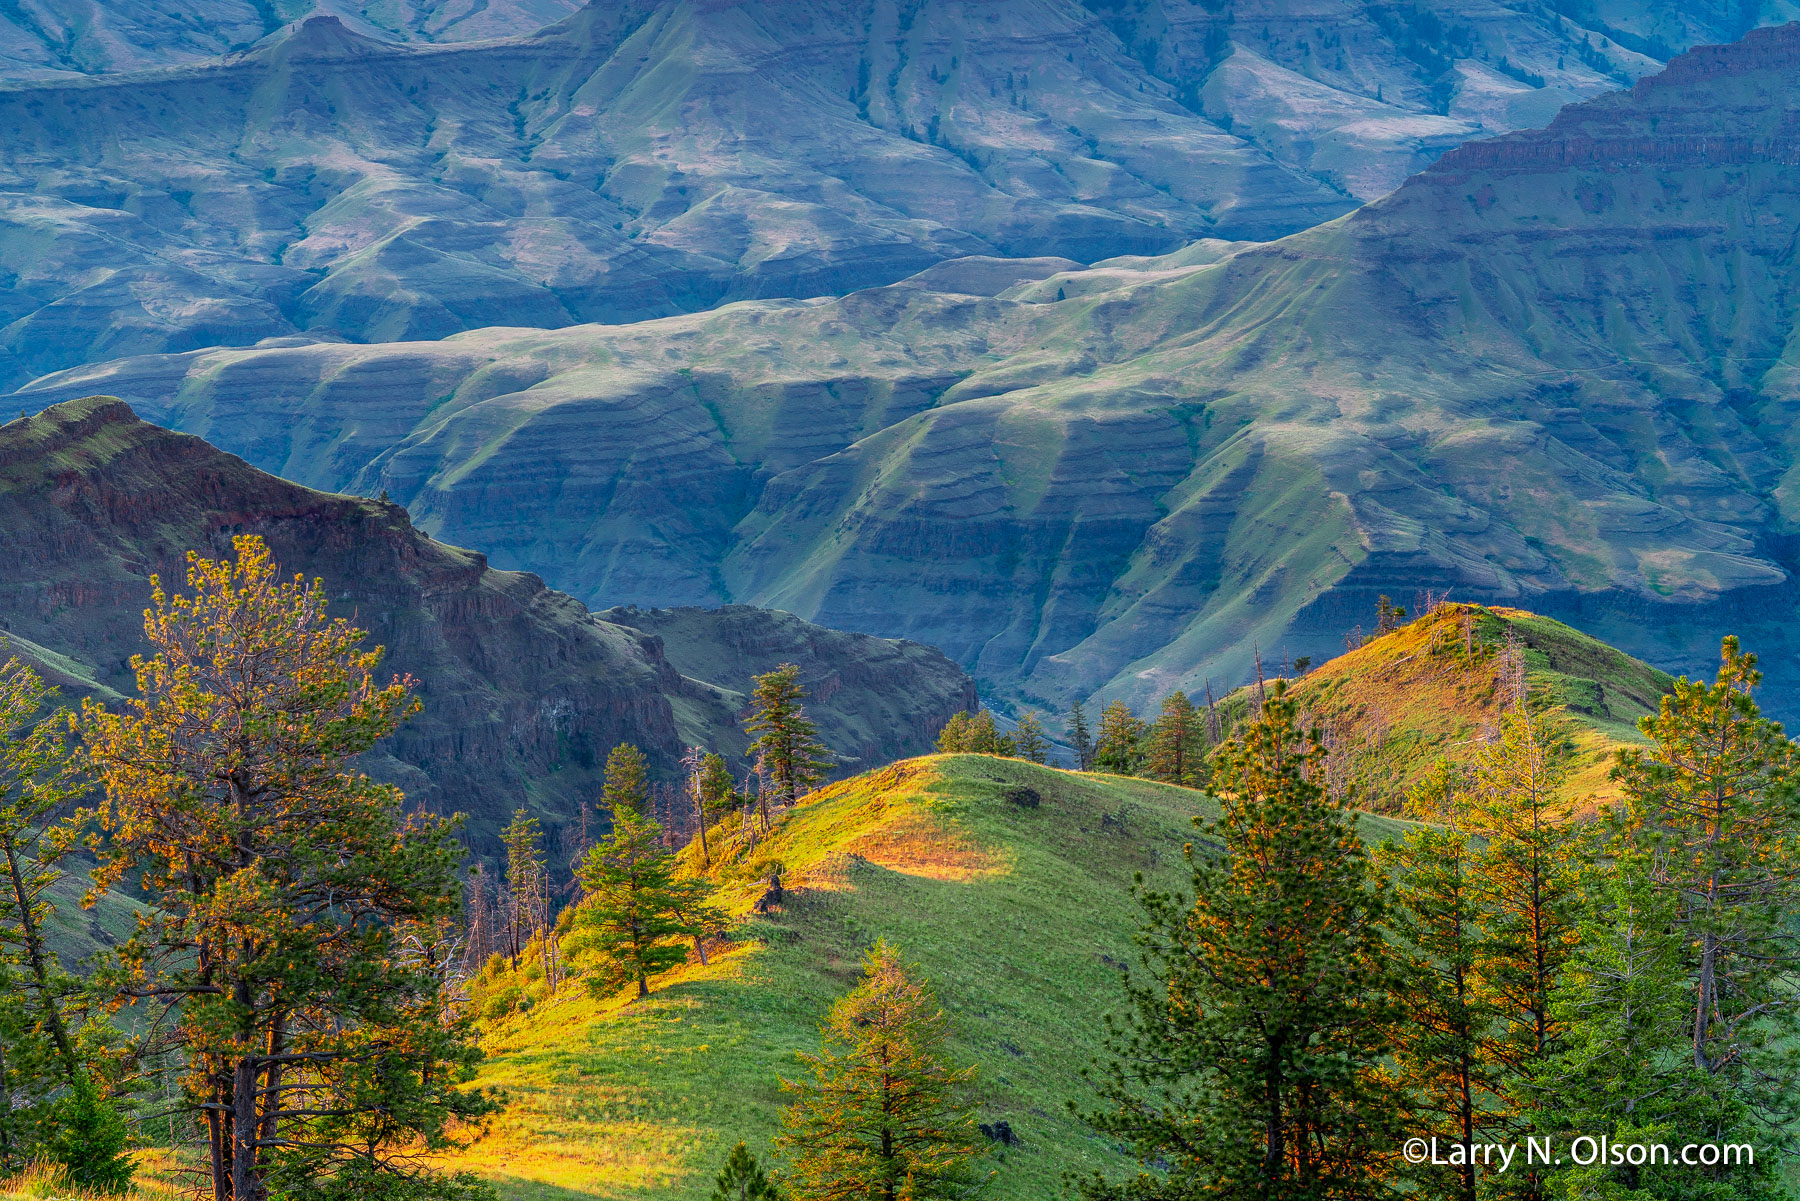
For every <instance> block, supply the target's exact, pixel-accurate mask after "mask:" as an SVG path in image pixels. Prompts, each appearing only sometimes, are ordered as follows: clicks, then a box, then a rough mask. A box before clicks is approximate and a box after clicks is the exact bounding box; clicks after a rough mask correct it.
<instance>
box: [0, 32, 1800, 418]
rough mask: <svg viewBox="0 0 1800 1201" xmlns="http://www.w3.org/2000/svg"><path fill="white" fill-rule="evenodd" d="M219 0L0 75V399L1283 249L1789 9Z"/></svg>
mask: <svg viewBox="0 0 1800 1201" xmlns="http://www.w3.org/2000/svg"><path fill="white" fill-rule="evenodd" d="M64 2H65V3H67V2H68V0H64ZM33 3H34V4H37V5H39V7H31V6H26V5H15V6H6V7H0V17H3V15H4V14H5V13H11V14H13V15H12V16H11V17H10V18H4V19H6V20H11V21H12V22H13V25H11V26H5V25H4V24H3V23H0V30H3V29H5V28H13V29H14V30H15V32H16V31H17V30H18V29H21V28H24V26H22V25H20V24H19V22H20V21H22V20H23V19H24V18H23V17H22V16H20V15H19V14H24V13H38V12H40V8H41V9H42V14H52V9H51V8H48V7H42V6H43V5H44V4H46V3H47V0H33ZM232 3H235V0H211V5H212V6H211V7H208V6H207V5H202V6H201V7H200V8H198V9H188V8H185V7H183V8H179V9H178V8H176V7H174V6H169V5H154V4H146V3H143V2H142V0H125V2H124V3H122V4H119V5H111V4H109V5H107V6H105V8H104V11H102V10H100V9H97V8H96V9H93V10H89V9H84V8H73V7H71V8H66V9H57V10H54V11H56V12H62V14H63V15H62V17H60V18H58V20H61V21H62V24H60V25H58V24H57V23H56V22H55V21H52V20H50V16H48V15H42V17H41V19H39V18H33V19H34V20H36V21H37V25H36V26H33V27H34V28H38V29H39V33H40V34H42V36H41V37H39V38H38V40H39V41H40V42H42V43H43V44H44V45H49V46H57V47H62V48H64V49H65V50H66V51H67V56H68V57H69V58H70V61H71V62H72V63H74V64H75V65H77V66H79V65H81V64H87V63H92V64H98V65H99V66H107V65H134V66H135V65H141V62H152V63H154V62H161V61H164V60H167V59H180V58H182V57H183V56H184V55H186V54H188V53H190V52H194V53H197V52H199V51H202V50H210V49H223V48H225V47H226V46H231V45H241V44H246V43H248V48H246V49H243V50H239V51H235V52H233V53H231V54H229V55H227V57H226V58H224V59H223V60H207V61H191V62H186V63H183V64H179V65H170V66H162V67H159V68H157V69H153V70H147V71H140V72H134V73H127V74H123V75H119V74H113V75H95V76H92V77H87V76H83V75H80V74H70V73H65V74H64V75H61V76H58V77H55V78H47V79H35V80H22V81H20V80H15V81H14V82H12V83H10V84H6V85H4V86H0V122H4V126H5V128H7V129H8V130H9V131H10V133H9V136H8V138H7V139H6V140H5V143H4V145H0V280H3V281H4V282H5V283H6V285H7V287H6V289H5V291H4V292H3V293H0V385H5V384H16V383H20V382H23V381H24V380H26V379H29V378H31V377H33V376H36V375H39V374H43V373H45V372H48V371H52V370H57V369H60V368H63V367H67V366H72V365H75V364H78V363H83V362H94V361H99V360H103V359H107V358H114V357H120V356H124V355H130V354H139V353H148V352H158V351H179V350H185V349H190V348H194V347H199V346H208V345H249V344H253V343H256V342H259V341H262V340H264V339H267V338H290V337H299V336H307V337H313V338H317V339H323V340H336V339H348V340H352V341H367V342H380V341H393V340H402V339H419V338H437V337H442V336H444V335H447V334H451V333H455V332H459V331H462V330H468V329H475V328H480V327H482V326H487V325H495V324H507V325H532V326H539V327H557V326H564V325H570V324H576V323H581V322H590V321H607V322H618V321H635V320H641V319H645V318H652V317H657V316H663V315H669V314H674V313H680V312H688V311H695V310H701V309H706V308H709V307H712V306H714V305H716V304H719V303H721V302H725V301H729V300H733V299H740V298H755V297H773V296H814V295H827V294H841V293H845V292H848V291H852V290H854V289H856V288H859V287H865V286H870V285H879V284H886V283H891V282H893V281H895V280H898V279H901V278H903V277H905V276H907V275H909V274H911V273H913V272H915V271H918V270H920V269H922V268H924V267H927V266H929V265H930V264H932V263H934V262H938V261H941V260H944V259H947V258H954V257H959V256H968V255H986V256H1000V257H1033V256H1061V257H1064V258H1068V259H1074V260H1079V261H1083V262H1086V261H1091V260H1094V259H1098V258H1102V257H1106V256H1113V255H1119V254H1128V253H1130V254H1137V253H1160V252H1167V251H1170V250H1173V249H1174V248H1176V247H1178V246H1180V245H1182V244H1185V243H1186V242H1189V241H1191V240H1193V239H1195V238H1200V237H1220V238H1228V239H1247V238H1248V239H1263V238H1272V237H1276V236H1280V235H1284V234H1289V233H1293V232H1295V231H1298V230H1301V229H1304V228H1307V227H1309V226H1312V225H1315V224H1317V223H1318V222H1320V221H1322V220H1326V219H1328V218H1331V217H1335V216H1338V215H1340V214H1342V213H1344V212H1347V211H1349V210H1350V209H1351V208H1352V207H1354V205H1355V203H1356V202H1357V200H1359V199H1365V198H1368V197H1371V196H1376V195H1379V194H1381V193H1383V192H1385V191H1387V190H1388V189H1389V188H1391V187H1392V186H1394V185H1395V184H1396V183H1398V182H1399V181H1400V180H1401V179H1402V178H1403V177H1404V176H1406V175H1407V174H1409V173H1411V172H1413V171H1415V170H1417V169H1418V168H1420V167H1422V166H1424V165H1425V164H1427V163H1429V162H1430V161H1432V159H1434V158H1435V157H1436V156H1437V155H1438V154H1441V153H1442V152H1443V151H1445V150H1446V149H1448V148H1450V147H1452V146H1454V145H1456V144H1457V143H1459V142H1462V141H1464V140H1465V139H1468V138H1471V137H1477V136H1481V135H1484V134H1489V133H1493V132H1497V131H1502V130H1508V129H1513V128H1516V127H1519V126H1530V125H1537V124H1542V123H1543V122H1545V121H1547V120H1548V119H1549V118H1550V116H1551V115H1552V114H1553V113H1554V111H1555V109H1556V108H1557V106H1558V105H1560V104H1561V103H1562V102H1563V101H1565V100H1569V99H1573V98H1577V97H1581V96H1588V95H1593V94H1596V93H1598V92H1601V91H1604V90H1607V89H1611V88H1616V87H1618V86H1620V85H1621V84H1622V83H1625V82H1629V81H1630V80H1631V79H1632V78H1634V77H1636V76H1637V75H1638V74H1641V73H1642V72H1644V71H1648V70H1653V69H1655V68H1656V67H1657V66H1658V65H1659V63H1660V59H1659V58H1658V56H1659V55H1665V54H1667V53H1670V52H1672V49H1673V48H1674V47H1677V46H1680V45H1685V44H1687V43H1689V42H1691V41H1693V40H1696V39H1700V40H1705V39H1709V38H1728V37H1731V36H1735V34H1736V32H1737V31H1738V30H1739V29H1740V28H1741V27H1742V26H1744V25H1745V24H1747V23H1753V22H1754V21H1757V20H1768V19H1773V18H1774V17H1776V16H1779V15H1781V14H1782V13H1785V12H1787V11H1789V9H1790V8H1792V2H1791V0H1770V3H1768V4H1765V5H1762V6H1761V7H1758V8H1746V7H1744V6H1743V5H1740V4H1735V3H1734V4H1730V5H1726V4H1719V3H1711V4H1708V3H1702V4H1695V5H1676V4H1674V3H1671V2H1668V0H1655V2H1654V3H1647V4H1641V5H1636V6H1629V5H1620V6H1618V11H1612V10H1611V9H1608V8H1606V6H1599V7H1595V6H1592V5H1590V6H1587V7H1582V6H1581V5H1578V4H1572V3H1565V4H1563V5H1561V6H1559V7H1557V8H1543V7H1538V6H1528V7H1521V8H1517V9H1514V8H1498V7H1495V6H1493V5H1491V4H1487V3H1480V4H1477V3H1474V2H1473V0H1459V2H1458V3H1456V4H1449V5H1438V6H1434V7H1433V9H1432V11H1431V13H1427V12H1426V10H1424V9H1422V8H1414V7H1407V6H1404V5H1402V6H1394V5H1388V4H1380V5H1368V4H1363V3H1360V2H1359V3H1351V2H1350V0H1307V2H1306V3H1294V2H1292V0H1282V2H1280V3H1276V2H1275V0H1262V2H1260V3H1253V2H1251V0H1233V2H1232V3H1215V2H1214V0H1208V3H1207V4H1199V3H1186V2H1185V0H1167V2H1166V3H1158V4H1152V5H1148V6H1145V5H1142V4H1137V5H1134V4H1123V5H1120V4H1114V5H1106V4H1099V5H1096V6H1094V7H1089V6H1084V5H1082V4H1079V3H1076V0H922V2H919V3H910V4H907V5H904V6H900V7H895V6H894V5H892V4H891V3H888V2H887V0H850V2H845V0H784V2H783V3H780V4H748V3H701V2H699V0H608V2H605V3H596V4H594V5H591V6H589V7H586V8H583V9H581V10H579V11H575V12H573V13H569V15H567V16H566V17H564V19H562V20H560V21H558V22H557V23H556V24H554V25H551V26H549V27H547V28H545V29H543V30H542V31H534V32H529V33H523V34H518V35H517V36H513V37H510V38H501V39H498V40H492V39H490V40H477V41H473V42H462V43H457V44H425V43H423V42H421V41H419V39H423V38H429V37H439V36H442V37H452V36H456V37H460V36H465V35H473V34H476V33H480V34H484V35H485V34H497V33H502V32H509V31H511V32H514V33H517V31H518V30H520V29H528V28H530V27H531V26H534V25H536V24H537V23H538V21H539V20H540V19H547V18H550V17H554V16H557V15H558V13H559V12H566V11H567V8H568V6H567V4H565V3H563V2H562V0H529V2H527V0H511V2H509V3H495V4H490V5H488V6H487V7H481V8H479V11H477V7H478V5H477V4H476V3H475V0H447V2H446V3H443V4H428V3H423V2H420V3H413V4H410V5H408V4H398V5H396V4H380V5H374V4H370V5H363V6H360V7H354V8H352V7H350V6H347V5H344V4H342V3H340V4H338V5H337V7H336V9H334V10H332V11H335V12H342V13H344V14H347V15H346V16H344V17H343V19H340V18H339V17H338V16H336V15H332V12H328V11H326V10H327V9H329V8H330V7H331V6H328V5H327V6H321V7H320V9H319V12H318V13H315V14H314V15H313V16H311V17H309V18H308V19H306V20H304V21H302V22H300V23H298V24H293V25H287V26H278V27H276V28H274V30H273V32H269V33H267V34H266V35H264V31H265V30H267V29H269V28H270V26H271V25H273V24H274V23H275V22H277V21H279V20H281V19H283V18H285V17H288V16H292V15H295V14H296V13H298V12H300V11H301V9H300V7H299V6H297V5H296V4H294V3H292V2H290V3H288V4H286V5H281V4H272V3H268V2H266V0H265V2H261V3H257V4H254V5H249V6H244V7H242V8H241V9H235V8H232V7H231V4H232ZM1715 10H1716V11H1715ZM308 11H312V10H311V9H308ZM233 14H235V15H233ZM320 14H323V15H320ZM1432 14H1435V15H1432ZM465 16H466V17H467V19H466V20H463V19H461V18H462V17H465ZM59 29H60V30H61V31H62V32H60V33H58V32H57V30H59ZM384 30H386V31H387V32H385V33H384V32H383V31H384ZM33 36H34V37H36V36H38V35H33ZM401 36H404V37H408V38H412V39H414V40H413V42H411V43H401V42H397V41H395V40H394V38H396V37H401ZM94 39H100V40H102V41H105V42H106V44H107V45H109V46H114V47H115V49H116V53H113V54H112V57H111V58H108V57H107V56H106V55H99V56H98V57H95V55H93V54H89V53H88V52H87V51H86V50H85V49H82V47H85V46H87V45H88V44H89V43H90V42H92V41H94ZM34 44H36V43H34ZM131 47H137V48H138V50H139V51H141V53H140V54H138V56H137V58H133V57H132V54H131V53H128V50H130V48H131ZM78 51H79V53H78ZM96 53H98V52H96ZM140 60H141V62H140ZM65 65H67V64H65ZM1508 72H1510V74H1509V73H1508Z"/></svg>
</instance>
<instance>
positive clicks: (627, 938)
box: [563, 809, 694, 998]
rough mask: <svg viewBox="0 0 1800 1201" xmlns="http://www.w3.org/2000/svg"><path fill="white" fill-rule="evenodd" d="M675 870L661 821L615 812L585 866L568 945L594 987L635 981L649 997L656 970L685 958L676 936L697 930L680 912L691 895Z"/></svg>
mask: <svg viewBox="0 0 1800 1201" xmlns="http://www.w3.org/2000/svg"><path fill="white" fill-rule="evenodd" d="M674 873H675V856H674V855H672V854H671V853H670V852H669V851H668V850H666V849H665V848H664V847H663V845H662V826H661V825H659V824H658V823H657V822H654V821H652V820H651V819H650V818H647V817H645V816H643V815H642V814H639V813H636V812H634V811H633V810H630V809H620V810H617V811H615V812H614V813H613V828H612V832H611V833H610V834H608V835H607V836H606V837H605V838H603V839H602V840H601V841H600V842H599V844H598V845H596V846H595V847H594V849H593V850H592V851H589V852H588V857H587V861H586V862H584V863H583V864H582V865H581V872H580V874H581V883H582V885H583V887H584V888H586V889H587V894H588V899H587V900H586V901H585V902H583V904H582V906H581V908H580V909H579V910H578V911H577V912H576V914H575V917H574V922H573V928H572V929H571V930H570V933H569V936H568V938H567V939H566V940H565V942H564V944H563V949H564V951H565V952H566V953H567V954H568V956H569V957H570V959H571V960H573V961H575V962H576V963H579V964H581V965H582V966H583V974H584V978H585V979H586V981H587V987H588V989H589V991H591V992H593V993H594V994H596V995H603V994H605V993H609V992H611V991H613V990H614V989H617V988H619V987H621V986H622V985H625V984H628V983H633V982H635V983H636V984H637V995H638V996H639V997H640V998H642V997H647V996H649V995H650V977H651V976H654V975H656V974H657V973H658V972H663V971H667V970H668V969H669V968H672V967H675V966H676V965H678V964H681V963H685V962H687V950H686V948H684V947H682V946H681V945H680V944H679V943H678V942H676V941H675V940H677V939H681V938H684V937H692V936H693V933H694V928H693V926H692V924H691V923H690V922H688V921H684V920H683V918H682V916H681V912H682V910H683V907H684V906H688V907H691V906H692V904H693V900H694V898H692V897H690V896H689V894H688V891H687V890H685V889H683V888H681V887H680V886H679V885H678V884H677V883H676V881H675V878H674Z"/></svg>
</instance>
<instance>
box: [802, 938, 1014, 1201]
mask: <svg viewBox="0 0 1800 1201" xmlns="http://www.w3.org/2000/svg"><path fill="white" fill-rule="evenodd" d="M948 1027H949V1022H948V1019H947V1018H946V1017H945V1016H944V1011H943V1009H942V1008H941V1007H940V1006H939V1005H938V1002H937V998H936V997H935V996H934V995H933V993H932V990H931V986H930V985H929V984H928V983H927V982H925V981H924V980H922V979H920V978H919V976H918V969H917V968H916V967H908V966H907V965H906V964H905V963H903V962H902V961H901V959H900V955H899V952H897V951H896V950H895V949H894V948H893V947H891V946H889V945H888V944H887V943H885V942H878V943H876V944H875V947H874V949H872V950H871V951H870V952H869V955H868V958H867V959H865V960H864V962H863V978H862V983H860V984H859V985H857V986H856V987H855V988H854V989H852V990H851V991H850V992H849V993H848V994H846V995H845V996H844V997H842V998H840V999H839V1000H838V1001H837V1003H836V1004H834V1005H833V1006H832V1007H831V1015H830V1017H829V1018H828V1019H827V1020H826V1022H825V1027H824V1031H823V1033H824V1045H823V1047H822V1048H821V1049H820V1051H819V1053H818V1054H817V1055H806V1054H802V1055H801V1057H800V1058H801V1061H802V1062H803V1063H805V1065H806V1066H807V1068H808V1070H809V1075H808V1076H807V1077H806V1078H803V1079H801V1080H798V1081H789V1080H783V1081H782V1083H781V1086H782V1089H783V1091H785V1092H788V1093H790V1094H792V1095H793V1096H794V1102H793V1104H792V1105H790V1106H788V1108H787V1110H786V1111H785V1112H784V1113H783V1114H782V1132H781V1135H780V1137H779V1138H777V1140H776V1145H777V1146H778V1147H779V1148H781V1150H782V1151H783V1152H784V1154H785V1155H786V1156H787V1158H788V1161H789V1164H790V1168H789V1171H788V1173H787V1176H786V1178H785V1183H786V1184H787V1187H788V1191H789V1193H790V1194H791V1196H792V1197H793V1198H794V1201H932V1199H934V1198H948V1197H963V1196H966V1195H968V1191H969V1189H970V1187H971V1185H973V1184H975V1183H976V1182H977V1181H976V1177H975V1176H974V1174H973V1171H972V1165H973V1162H974V1160H975V1159H976V1157H977V1156H979V1155H980V1154H981V1151H982V1147H981V1144H980V1142H979V1139H980V1137H981V1136H980V1135H979V1134H978V1133H977V1131H976V1128H975V1115H974V1111H973V1109H972V1108H971V1107H970V1101H969V1096H968V1089H969V1084H970V1081H971V1080H972V1079H973V1077H974V1074H975V1069H974V1068H972V1067H956V1066H953V1065H952V1064H951V1062H950V1061H949V1059H948V1057H947V1054H946V1050H945V1043H946V1041H947V1039H948V1036H949V1029H948Z"/></svg>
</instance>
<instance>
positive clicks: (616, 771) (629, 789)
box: [600, 742, 650, 814]
mask: <svg viewBox="0 0 1800 1201" xmlns="http://www.w3.org/2000/svg"><path fill="white" fill-rule="evenodd" d="M649 804H650V764H649V761H648V760H646V759H645V758H644V752H642V751H640V750H638V749H637V747H635V746H633V745H631V744H630V743H629V742H621V743H620V744H619V745H618V746H615V747H614V748H613V749H612V752H611V753H610V754H608V755H607V756H606V776H605V780H604V782H603V783H602V784H601V786H600V807H601V808H602V809H604V810H606V811H607V812H608V813H615V814H616V813H618V812H620V811H621V810H629V811H630V812H632V813H643V812H645V811H646V807H647V806H648V805H649Z"/></svg>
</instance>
